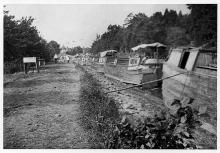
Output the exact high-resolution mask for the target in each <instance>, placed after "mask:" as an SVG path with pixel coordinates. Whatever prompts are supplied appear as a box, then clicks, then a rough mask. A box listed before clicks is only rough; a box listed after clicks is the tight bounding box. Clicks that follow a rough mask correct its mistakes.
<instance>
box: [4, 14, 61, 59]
mask: <svg viewBox="0 0 220 153" xmlns="http://www.w3.org/2000/svg"><path fill="white" fill-rule="evenodd" d="M33 21H34V19H33V18H32V17H22V18H21V19H20V20H15V16H13V15H9V12H8V11H4V60H5V61H13V60H16V59H21V58H23V57H25V56H26V57H27V56H35V57H40V58H44V59H46V60H47V61H49V60H50V59H51V58H52V54H54V53H59V44H58V43H57V42H55V41H51V42H50V43H49V45H48V44H47V41H46V40H44V39H43V38H42V37H40V35H39V32H38V30H37V28H36V27H35V26H33V25H32V23H33Z"/></svg>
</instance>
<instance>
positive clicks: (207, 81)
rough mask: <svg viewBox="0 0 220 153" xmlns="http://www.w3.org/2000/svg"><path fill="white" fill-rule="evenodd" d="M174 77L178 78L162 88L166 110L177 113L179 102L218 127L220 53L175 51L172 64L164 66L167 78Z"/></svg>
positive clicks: (164, 74) (206, 50) (213, 49)
mask: <svg viewBox="0 0 220 153" xmlns="http://www.w3.org/2000/svg"><path fill="white" fill-rule="evenodd" d="M176 74H179V75H176ZM172 75H176V76H175V77H172V78H169V79H165V80H163V84H162V94H163V100H164V102H165V104H166V106H167V107H169V108H171V110H174V109H175V107H174V106H172V102H173V100H174V99H179V100H180V101H181V103H182V105H183V106H187V105H190V106H191V107H192V108H194V109H195V110H197V111H198V112H199V114H206V118H205V120H206V122H210V123H211V124H212V123H213V124H216V118H217V115H216V113H217V109H216V108H217V49H216V48H215V47H212V48H202V47H198V48H193V47H186V48H184V47H182V48H175V49H172V50H171V52H170V56H169V59H168V61H167V62H165V63H164V65H163V77H164V78H166V77H169V76H172ZM192 101H193V102H192Z"/></svg>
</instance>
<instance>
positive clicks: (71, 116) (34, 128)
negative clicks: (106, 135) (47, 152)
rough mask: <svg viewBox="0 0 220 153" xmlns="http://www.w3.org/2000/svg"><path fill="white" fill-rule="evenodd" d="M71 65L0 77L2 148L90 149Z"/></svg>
mask: <svg viewBox="0 0 220 153" xmlns="http://www.w3.org/2000/svg"><path fill="white" fill-rule="evenodd" d="M79 78H80V72H79V71H78V70H76V69H75V66H74V65H73V64H62V65H61V64H60V65H59V64H57V65H49V66H46V68H45V69H44V70H41V72H40V73H39V74H38V73H36V72H35V73H32V72H31V73H29V74H27V75H25V74H23V73H18V74H14V75H6V76H4V121H3V122H4V141H3V144H4V148H90V144H89V143H88V136H87V134H88V133H87V132H86V131H85V130H84V129H83V128H82V127H81V126H80V115H79V114H80V110H79V103H78V99H79V89H80V82H79Z"/></svg>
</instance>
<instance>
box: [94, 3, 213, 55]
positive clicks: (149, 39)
mask: <svg viewBox="0 0 220 153" xmlns="http://www.w3.org/2000/svg"><path fill="white" fill-rule="evenodd" d="M188 8H189V9H190V10H191V13H190V14H185V15H183V14H182V12H181V11H180V12H179V13H177V12H176V11H175V10H168V9H166V10H165V12H164V14H162V13H161V12H155V13H154V14H153V15H152V16H150V17H148V16H146V15H145V14H144V13H138V14H132V13H130V14H129V15H128V16H127V18H126V19H125V21H124V25H123V27H121V26H119V25H110V26H109V27H108V29H107V31H106V32H105V33H103V34H102V35H97V38H96V40H95V41H94V42H93V44H92V48H91V50H92V52H93V53H98V52H101V51H104V50H108V49H115V50H118V51H126V52H127V51H129V50H130V48H132V47H134V46H137V45H139V44H141V43H153V42H160V43H164V44H166V45H168V47H176V46H183V45H189V43H190V41H195V42H196V44H197V45H202V44H203V43H207V42H209V41H210V40H214V41H215V42H216V40H217V5H214V4H212V5H202V4H201V5H198V4H190V5H188Z"/></svg>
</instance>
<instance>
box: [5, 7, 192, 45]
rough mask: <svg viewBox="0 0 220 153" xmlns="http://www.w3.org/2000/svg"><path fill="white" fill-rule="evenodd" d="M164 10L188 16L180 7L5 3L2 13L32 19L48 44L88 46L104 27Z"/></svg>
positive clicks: (185, 10)
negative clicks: (137, 15) (171, 10)
mask: <svg viewBox="0 0 220 153" xmlns="http://www.w3.org/2000/svg"><path fill="white" fill-rule="evenodd" d="M166 8H168V9H169V10H170V9H173V10H176V11H177V12H179V11H180V10H181V11H182V13H183V14H186V13H190V11H189V10H188V9H187V6H186V5H183V4H9V5H6V8H5V10H8V11H9V14H10V15H14V16H15V18H16V19H21V17H25V16H32V17H33V18H34V19H35V20H34V22H33V25H34V26H36V27H37V29H38V31H39V32H40V35H41V36H42V37H43V38H44V39H46V40H47V41H48V42H49V41H51V40H55V41H57V42H58V43H59V44H60V45H61V46H62V45H64V46H68V47H75V46H78V45H79V46H82V47H91V45H92V42H93V41H94V40H95V38H96V35H97V34H102V33H104V32H105V31H106V30H107V27H108V25H110V24H117V25H121V26H122V25H123V23H124V20H125V18H126V17H127V15H128V14H129V13H131V12H132V13H133V14H136V13H139V12H141V13H145V14H146V15H147V16H151V15H152V14H153V13H155V12H158V11H161V12H162V13H164V11H165V9H166Z"/></svg>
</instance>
